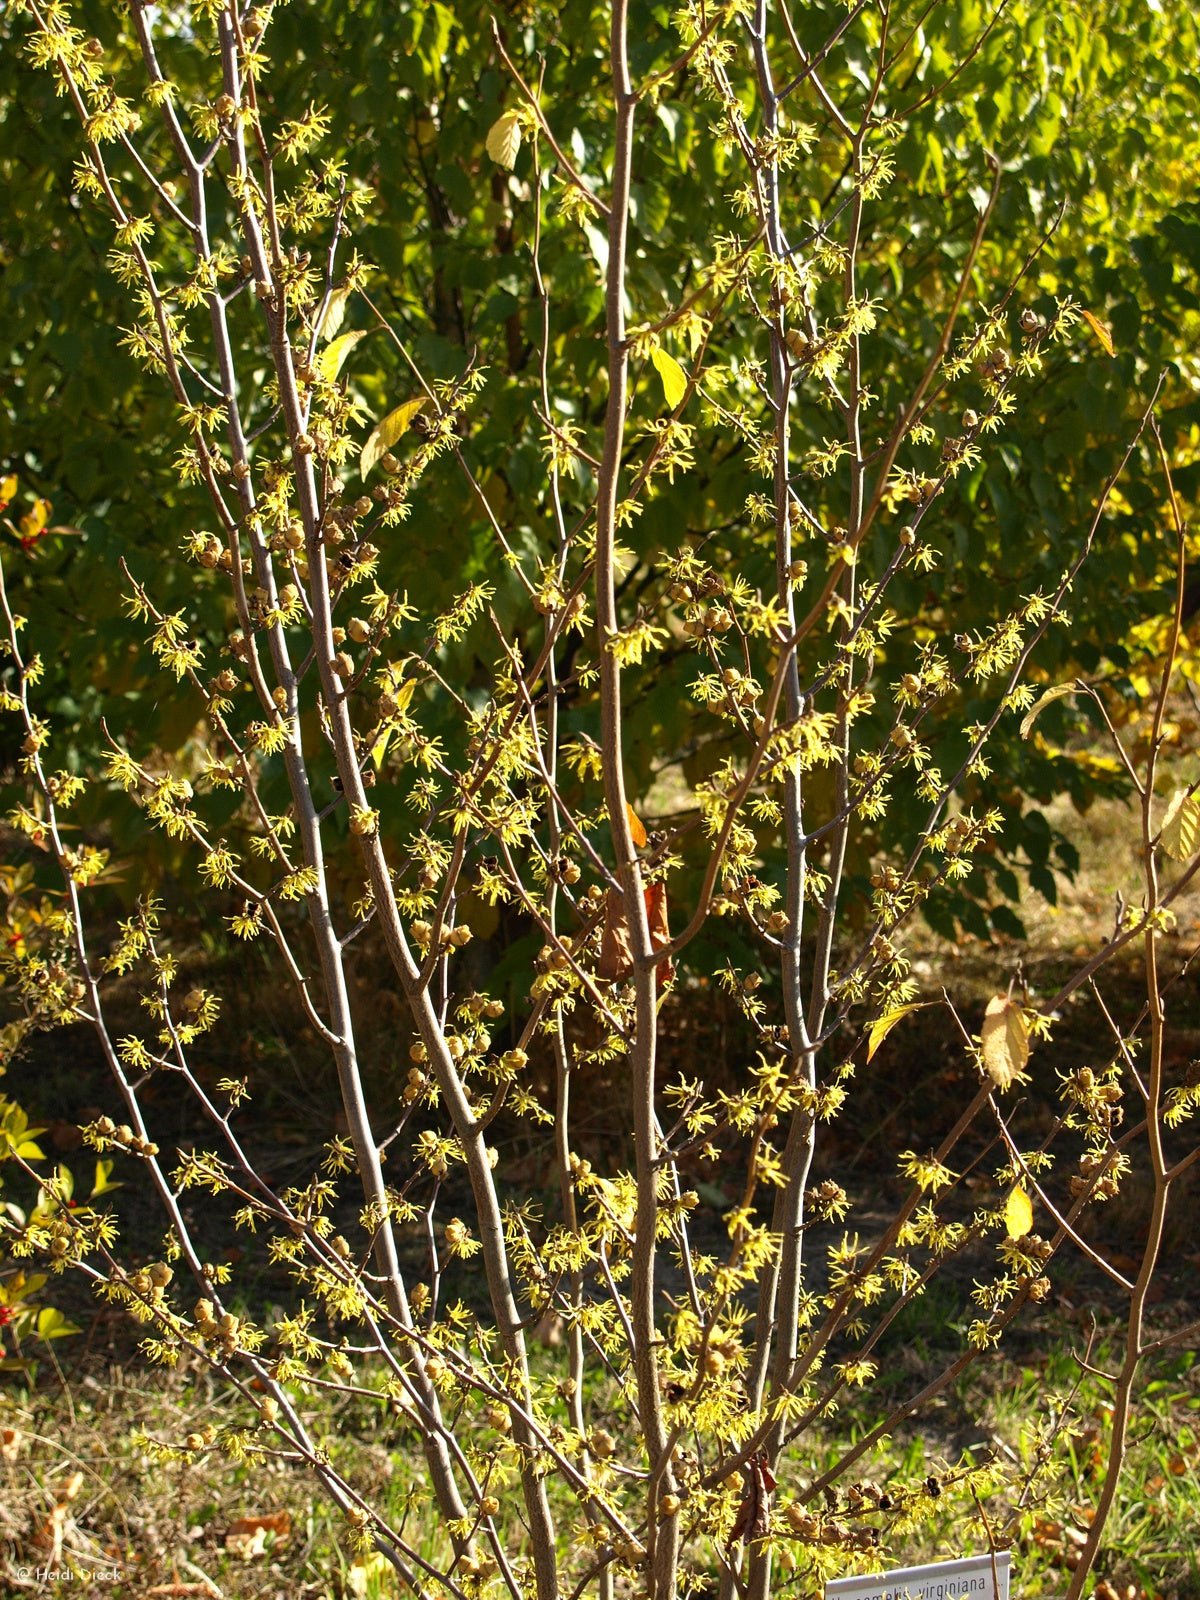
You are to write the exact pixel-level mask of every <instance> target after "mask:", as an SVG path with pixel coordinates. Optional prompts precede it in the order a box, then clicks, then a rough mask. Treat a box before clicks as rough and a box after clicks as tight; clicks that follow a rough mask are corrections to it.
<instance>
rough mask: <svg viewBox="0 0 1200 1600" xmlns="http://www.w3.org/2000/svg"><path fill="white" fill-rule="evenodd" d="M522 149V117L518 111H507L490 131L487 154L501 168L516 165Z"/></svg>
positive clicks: (494, 123) (493, 124)
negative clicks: (518, 154)
mask: <svg viewBox="0 0 1200 1600" xmlns="http://www.w3.org/2000/svg"><path fill="white" fill-rule="evenodd" d="M520 148H521V116H520V113H519V112H517V111H506V112H505V113H504V115H503V116H502V117H499V118H497V120H496V121H495V122H493V123H492V126H491V128H490V129H489V130H488V136H487V153H488V155H489V156H491V158H492V160H493V161H494V162H495V163H496V165H497V166H500V167H509V168H512V167H513V166H515V165H516V160H517V152H518V151H519V150H520Z"/></svg>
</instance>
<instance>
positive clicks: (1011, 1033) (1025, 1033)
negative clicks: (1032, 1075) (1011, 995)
mask: <svg viewBox="0 0 1200 1600" xmlns="http://www.w3.org/2000/svg"><path fill="white" fill-rule="evenodd" d="M979 1043H980V1048H981V1050H982V1052H983V1065H984V1068H985V1069H986V1071H987V1075H988V1077H989V1078H990V1079H991V1080H992V1082H993V1083H994V1084H995V1085H996V1087H997V1088H998V1089H1007V1088H1008V1087H1009V1086H1010V1085H1011V1084H1012V1083H1014V1082H1015V1081H1016V1080H1017V1079H1018V1078H1019V1077H1020V1076H1021V1073H1022V1071H1023V1070H1024V1067H1025V1063H1026V1062H1027V1061H1028V1060H1029V1028H1028V1026H1027V1025H1026V1022H1025V1014H1024V1012H1023V1011H1022V1010H1021V1007H1020V1006H1019V1005H1018V1004H1017V1002H1016V1001H1015V1000H1009V999H1006V998H1005V996H1004V995H1002V994H998V995H996V996H995V997H994V998H993V999H991V1000H989V1001H988V1004H987V1010H986V1011H985V1012H984V1016H983V1029H982V1032H981V1033H980V1036H979Z"/></svg>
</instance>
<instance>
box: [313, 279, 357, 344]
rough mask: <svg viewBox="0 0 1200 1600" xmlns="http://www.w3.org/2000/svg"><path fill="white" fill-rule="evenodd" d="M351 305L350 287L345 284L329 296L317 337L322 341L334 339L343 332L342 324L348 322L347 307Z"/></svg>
mask: <svg viewBox="0 0 1200 1600" xmlns="http://www.w3.org/2000/svg"><path fill="white" fill-rule="evenodd" d="M349 303H350V285H349V284H348V283H343V284H342V285H341V287H340V288H337V289H335V290H334V291H333V293H332V294H331V295H330V296H329V299H328V300H327V301H326V303H325V310H324V312H323V314H322V316H321V324H320V327H319V328H318V329H317V336H318V338H321V339H332V338H333V336H334V335H335V334H336V333H339V332H340V331H341V327H342V323H343V322H344V321H345V320H346V307H347V306H348V305H349Z"/></svg>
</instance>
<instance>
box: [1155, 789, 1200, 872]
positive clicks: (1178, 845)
mask: <svg viewBox="0 0 1200 1600" xmlns="http://www.w3.org/2000/svg"><path fill="white" fill-rule="evenodd" d="M1158 842H1159V844H1161V845H1162V847H1163V849H1164V850H1165V851H1166V852H1167V854H1168V855H1169V856H1171V857H1172V858H1173V859H1174V860H1176V861H1188V860H1190V859H1191V857H1192V856H1194V855H1195V853H1196V847H1197V845H1198V844H1200V800H1198V799H1197V798H1196V796H1195V795H1194V794H1192V793H1191V792H1190V791H1189V790H1187V789H1176V790H1175V792H1174V794H1173V795H1172V796H1171V798H1170V801H1169V802H1168V804H1167V809H1166V812H1165V813H1164V815H1163V819H1162V827H1161V828H1160V829H1159V832H1158Z"/></svg>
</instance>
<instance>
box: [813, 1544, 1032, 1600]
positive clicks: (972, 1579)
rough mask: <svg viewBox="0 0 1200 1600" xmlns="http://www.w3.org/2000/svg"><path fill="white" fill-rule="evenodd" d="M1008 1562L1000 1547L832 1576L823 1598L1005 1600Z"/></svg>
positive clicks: (1009, 1562)
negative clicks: (993, 1552)
mask: <svg viewBox="0 0 1200 1600" xmlns="http://www.w3.org/2000/svg"><path fill="white" fill-rule="evenodd" d="M1011 1565H1012V1557H1011V1555H1010V1554H1009V1553H1008V1551H1007V1550H1004V1551H1000V1552H998V1553H997V1554H996V1555H995V1556H990V1555H987V1556H967V1557H966V1558H965V1559H964V1560H962V1561H935V1562H933V1563H932V1564H931V1565H929V1566H924V1567H898V1568H897V1569H896V1570H895V1571H894V1572H876V1573H872V1574H870V1575H868V1576H867V1577H863V1578H832V1579H830V1581H829V1582H828V1583H827V1584H826V1585H825V1600H1008V1574H1009V1569H1010V1567H1011Z"/></svg>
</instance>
